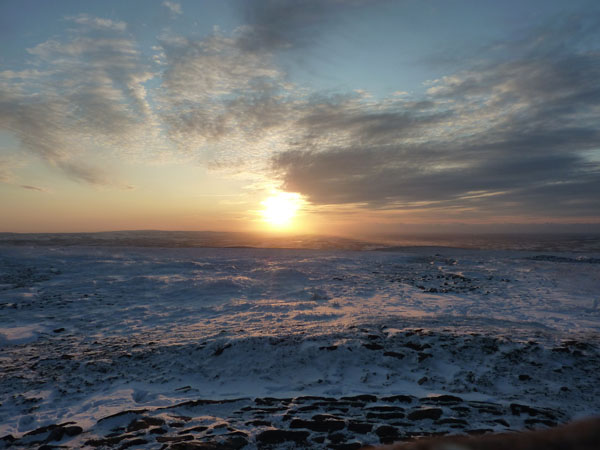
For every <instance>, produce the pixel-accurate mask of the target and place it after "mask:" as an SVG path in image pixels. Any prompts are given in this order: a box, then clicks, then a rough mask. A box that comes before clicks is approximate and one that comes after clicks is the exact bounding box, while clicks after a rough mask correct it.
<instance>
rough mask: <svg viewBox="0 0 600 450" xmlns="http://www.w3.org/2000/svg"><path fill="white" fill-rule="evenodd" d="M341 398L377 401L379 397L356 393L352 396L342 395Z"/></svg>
mask: <svg viewBox="0 0 600 450" xmlns="http://www.w3.org/2000/svg"><path fill="white" fill-rule="evenodd" d="M341 400H349V401H358V402H376V401H377V397H375V396H374V395H369V394H362V395H354V396H352V397H342V398H341ZM363 406H364V405H363Z"/></svg>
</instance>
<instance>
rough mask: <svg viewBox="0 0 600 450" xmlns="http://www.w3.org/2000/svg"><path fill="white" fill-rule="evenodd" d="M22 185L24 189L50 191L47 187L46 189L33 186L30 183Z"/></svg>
mask: <svg viewBox="0 0 600 450" xmlns="http://www.w3.org/2000/svg"><path fill="white" fill-rule="evenodd" d="M21 187H22V188H23V189H27V190H29V191H37V192H48V190H47V189H44V188H41V187H38V186H31V185H29V184H22V185H21Z"/></svg>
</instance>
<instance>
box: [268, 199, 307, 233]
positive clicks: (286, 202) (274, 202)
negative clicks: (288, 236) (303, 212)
mask: <svg viewBox="0 0 600 450" xmlns="http://www.w3.org/2000/svg"><path fill="white" fill-rule="evenodd" d="M261 205H262V206H263V209H262V210H261V213H262V216H263V219H264V221H265V222H267V223H268V224H269V225H271V226H272V227H274V228H288V227H290V226H291V225H292V220H293V218H294V217H295V216H296V213H297V212H298V210H299V209H300V206H301V205H302V198H301V197H300V194H295V193H289V192H277V193H276V194H274V195H271V196H270V197H269V198H267V199H265V200H263V201H262V202H261Z"/></svg>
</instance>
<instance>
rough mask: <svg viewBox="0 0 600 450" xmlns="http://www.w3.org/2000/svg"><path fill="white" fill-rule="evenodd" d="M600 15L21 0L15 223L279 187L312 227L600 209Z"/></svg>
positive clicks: (49, 223)
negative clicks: (299, 203)
mask: <svg viewBox="0 0 600 450" xmlns="http://www.w3.org/2000/svg"><path fill="white" fill-rule="evenodd" d="M598 30H600V9H599V8H598V7H597V6H596V4H595V2H591V1H571V2H568V3H567V2H564V1H528V2H522V1H521V2H517V1H505V2H492V1H456V2H449V1H416V0H415V1H412V0H406V1H383V0H318V1H317V0H299V1H291V0H260V1H258V0H256V1H241V0H239V1H227V0H221V1H208V0H202V1H174V0H173V1H141V0H140V1H118V2H117V1H114V2H113V1H102V2H80V1H56V2H47V1H29V0H28V1H3V2H0V200H1V206H0V208H1V209H2V211H0V212H2V216H3V217H4V218H3V219H1V220H2V221H0V229H1V230H4V231H61V230H64V231H78V230H80V231H89V230H98V229H119V228H170V229H207V228H219V229H239V228H251V229H253V228H260V225H259V224H258V222H257V214H258V213H257V211H258V209H259V208H260V202H261V201H263V200H264V199H265V198H266V197H268V196H269V195H271V194H272V192H274V191H277V190H279V191H286V192H294V193H298V194H299V195H300V196H301V197H302V198H303V199H304V203H303V209H302V211H303V227H302V229H304V230H310V231H323V230H334V231H344V229H345V228H346V229H348V230H350V229H352V230H355V229H358V228H360V227H357V226H356V225H355V224H356V223H357V222H361V223H363V222H365V221H366V222H368V225H367V226H368V227H370V228H374V229H381V230H390V229H399V230H401V229H402V226H403V225H406V224H412V225H415V224H420V223H426V224H429V225H431V226H435V225H439V226H441V227H443V226H444V225H448V224H456V223H471V224H494V223H521V224H528V223H546V222H555V223H590V222H591V223H597V222H599V221H600V217H599V211H600V200H599V198H600V195H599V194H600V168H599V164H600V156H599V154H600V153H599V148H600V145H599V143H600V130H599V125H598V124H600V120H599V119H600V117H598V116H599V110H598V106H597V105H598V104H600V82H599V81H598V80H599V79H600V56H599V51H600V32H599V31H598ZM270 193H271V194H270ZM149 198H152V200H149ZM107 208H108V209H110V210H114V213H111V214H109V215H106V214H103V213H102V211H104V210H105V209H107ZM57 211H60V217H64V220H62V221H61V220H60V219H58V218H57V214H56V212H57ZM367 218H368V220H367ZM298 229H300V227H299V228H298Z"/></svg>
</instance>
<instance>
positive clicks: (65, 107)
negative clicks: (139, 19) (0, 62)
mask: <svg viewBox="0 0 600 450" xmlns="http://www.w3.org/2000/svg"><path fill="white" fill-rule="evenodd" d="M70 20H71V21H72V22H73V23H74V24H76V25H77V28H75V29H74V30H71V32H70V35H69V38H68V39H66V40H61V41H59V40H49V41H46V42H44V43H41V44H39V45H37V46H35V47H33V48H30V49H29V50H28V52H29V54H30V55H32V57H33V61H32V64H33V67H34V68H33V69H28V70H26V71H23V72H11V71H5V72H1V73H0V127H1V128H2V129H5V130H8V131H9V132H10V133H11V134H12V135H14V137H15V138H17V139H18V140H19V142H20V145H21V147H22V148H23V149H24V150H26V151H28V152H30V153H31V154H33V155H36V156H38V157H40V158H42V159H43V160H45V161H46V162H47V163H49V164H51V165H53V166H55V167H58V168H60V169H62V170H63V171H64V172H65V173H66V174H68V175H69V176H71V177H72V178H74V179H77V180H80V181H85V182H88V183H93V184H105V183H110V180H111V179H112V177H110V176H106V174H104V171H103V170H102V169H101V168H100V166H99V165H98V163H97V162H96V163H95V162H94V161H99V160H101V159H102V157H103V154H105V155H109V154H110V153H114V152H116V153H117V154H118V155H120V156H127V155H131V154H135V153H137V152H141V151H147V150H148V149H151V148H152V147H153V143H152V139H153V137H156V136H157V135H158V134H159V132H160V130H159V127H158V125H157V121H156V120H155V117H154V112H153V111H152V109H151V107H150V106H149V103H148V100H147V94H146V89H145V87H144V84H143V83H144V82H145V81H147V80H148V79H150V78H151V77H152V74H151V73H150V72H149V70H148V68H147V66H146V65H145V64H144V63H143V61H142V59H141V55H140V52H139V50H138V49H137V46H136V44H135V42H134V41H133V40H131V39H130V38H129V37H126V36H124V35H123V34H122V33H121V31H123V30H124V29H125V26H124V24H122V23H121V22H114V21H111V20H108V19H100V18H94V17H90V16H87V15H80V16H76V17H74V18H71V19H70ZM90 28H93V30H92V31H90ZM90 33H91V34H90ZM92 149H93V150H92ZM86 160H87V161H86Z"/></svg>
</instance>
